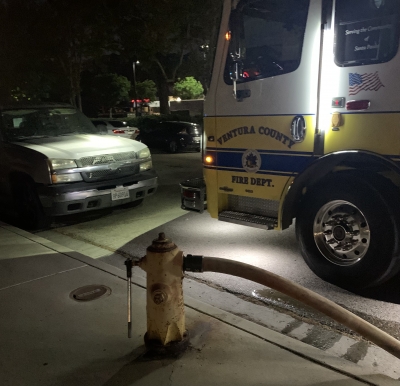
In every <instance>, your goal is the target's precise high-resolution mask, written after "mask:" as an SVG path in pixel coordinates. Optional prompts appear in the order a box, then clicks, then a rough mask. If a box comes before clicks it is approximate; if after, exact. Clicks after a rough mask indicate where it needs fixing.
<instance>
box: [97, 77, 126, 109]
mask: <svg viewBox="0 0 400 386" xmlns="http://www.w3.org/2000/svg"><path fill="white" fill-rule="evenodd" d="M130 89H131V82H130V81H129V80H128V79H127V78H126V77H125V76H121V75H117V74H101V75H97V76H95V77H94V79H93V81H92V85H91V88H90V90H91V95H90V96H91V99H92V101H93V103H95V104H97V106H99V107H100V108H101V109H102V111H103V113H105V112H106V111H110V115H111V114H112V108H113V107H115V106H116V105H118V103H120V102H122V101H124V100H126V99H128V97H129V90H130Z"/></svg>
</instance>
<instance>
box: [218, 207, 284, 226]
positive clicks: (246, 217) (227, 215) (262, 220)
mask: <svg viewBox="0 0 400 386" xmlns="http://www.w3.org/2000/svg"><path fill="white" fill-rule="evenodd" d="M218 220H220V221H226V222H231V223H234V224H240V225H247V226H251V227H254V228H261V229H267V230H268V229H274V227H275V225H276V224H277V222H278V219H277V218H273V217H266V216H259V215H256V214H249V213H242V212H234V211H231V210H225V211H223V212H221V213H219V215H218Z"/></svg>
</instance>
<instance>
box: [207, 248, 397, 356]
mask: <svg viewBox="0 0 400 386" xmlns="http://www.w3.org/2000/svg"><path fill="white" fill-rule="evenodd" d="M202 271H203V272H205V271H209V272H219V273H225V274H228V275H233V276H238V277H241V278H243V279H247V280H251V281H254V282H256V283H259V284H262V285H265V286H267V287H270V288H272V289H274V290H276V291H279V292H281V293H283V294H285V295H288V296H290V297H292V298H293V299H296V300H298V301H300V302H302V303H304V304H306V305H308V306H310V307H312V308H314V309H315V310H317V311H319V312H321V313H323V314H325V315H327V316H329V317H330V318H332V319H334V320H336V321H337V322H339V323H341V324H343V325H345V326H347V327H349V328H350V329H351V330H353V331H355V332H357V333H358V334H360V335H362V336H363V337H365V338H366V339H368V340H369V341H371V342H373V343H375V344H376V345H377V346H379V347H381V348H382V349H384V350H385V351H387V352H389V353H390V354H392V355H394V356H395V357H397V358H399V359H400V341H398V340H397V339H395V338H393V337H392V336H390V335H389V334H387V333H386V332H384V331H382V330H380V329H379V328H377V327H375V326H373V325H372V324H371V323H368V322H367V321H365V320H364V319H362V318H360V317H358V316H357V315H355V314H353V313H351V312H350V311H347V310H346V309H344V308H343V307H341V306H339V305H338V304H336V303H334V302H332V301H330V300H328V299H326V298H324V297H323V296H321V295H318V294H317V293H315V292H313V291H310V290H308V289H307V288H304V287H302V286H300V285H298V284H296V283H293V282H291V281H289V280H287V279H284V278H283V277H280V276H278V275H275V274H274V273H272V272H269V271H266V270H264V269H261V268H257V267H254V266H252V265H249V264H245V263H241V262H238V261H234V260H229V259H221V258H218V257H209V256H203V258H202Z"/></svg>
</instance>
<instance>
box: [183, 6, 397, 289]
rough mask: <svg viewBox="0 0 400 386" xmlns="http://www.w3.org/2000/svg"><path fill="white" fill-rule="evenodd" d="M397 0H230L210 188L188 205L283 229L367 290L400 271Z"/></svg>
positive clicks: (208, 120) (208, 108) (194, 190)
mask: <svg viewBox="0 0 400 386" xmlns="http://www.w3.org/2000/svg"><path fill="white" fill-rule="evenodd" d="M399 22H400V0H226V1H225V3H224V8H223V12H222V18H221V26H220V33H219V38H218V44H217V48H216V54H215V62H214V67H213V73H212V79H211V86H210V91H209V93H208V94H207V97H206V103H205V116H204V139H205V141H204V142H205V149H204V159H203V164H204V183H203V182H202V181H199V180H197V181H185V182H183V183H182V184H181V188H182V208H184V209H189V210H198V211H202V210H203V209H204V203H205V201H206V205H207V210H208V211H209V213H210V214H211V216H212V217H214V218H218V219H219V220H222V221H228V222H234V223H238V224H243V225H249V226H255V227H261V228H264V229H275V230H282V229H285V228H287V227H289V226H290V225H291V224H292V223H293V221H294V219H295V226H296V234H297V238H298V241H299V243H300V246H301V250H302V254H303V257H304V259H305V261H306V263H307V264H308V266H309V267H310V268H311V269H312V270H313V271H314V273H316V274H317V275H318V276H319V277H321V278H322V279H324V280H326V281H328V282H331V283H333V284H336V285H338V286H341V287H343V288H347V289H350V290H359V289H363V288H366V287H370V286H376V285H378V284H380V283H383V282H384V281H386V280H388V279H389V278H391V277H392V276H393V275H395V274H396V273H397V272H398V271H399V269H400V255H399V247H400V244H399V241H400V240H399V232H400V229H399V227H400V54H399V32H400V30H399Z"/></svg>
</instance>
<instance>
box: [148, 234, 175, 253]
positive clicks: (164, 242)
mask: <svg viewBox="0 0 400 386" xmlns="http://www.w3.org/2000/svg"><path fill="white" fill-rule="evenodd" d="M175 248H177V246H176V245H175V244H174V243H173V242H172V241H171V240H170V239H167V238H166V237H165V233H164V232H161V233H159V234H158V239H154V240H153V243H152V244H151V245H150V246H149V247H148V248H147V250H148V251H150V252H169V251H172V250H173V249H175Z"/></svg>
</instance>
